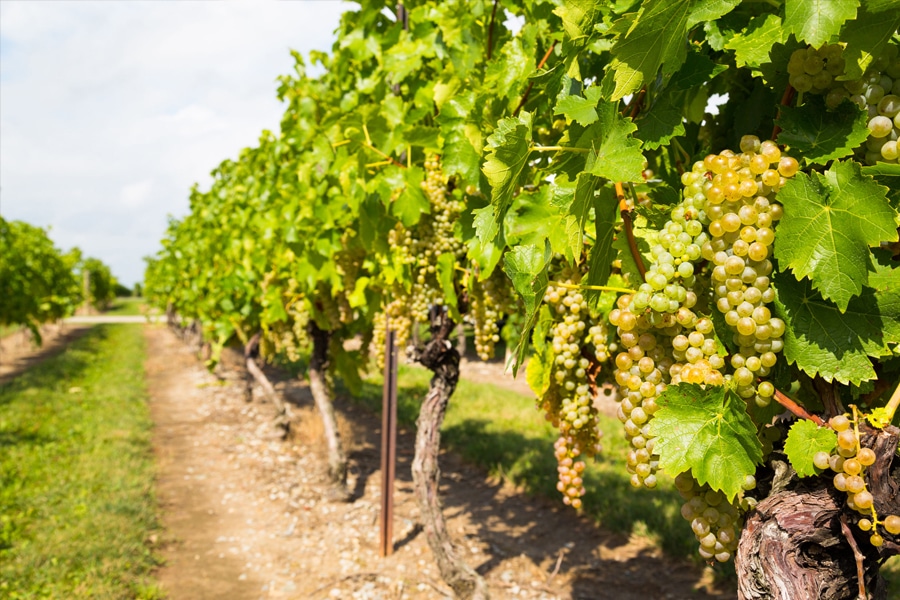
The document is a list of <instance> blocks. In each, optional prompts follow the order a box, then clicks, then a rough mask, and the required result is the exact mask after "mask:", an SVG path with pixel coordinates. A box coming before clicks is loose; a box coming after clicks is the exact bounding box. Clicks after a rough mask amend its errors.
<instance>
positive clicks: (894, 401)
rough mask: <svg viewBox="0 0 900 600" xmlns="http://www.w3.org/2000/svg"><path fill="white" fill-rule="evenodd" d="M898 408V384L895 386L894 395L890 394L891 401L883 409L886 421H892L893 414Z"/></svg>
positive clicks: (899, 402) (899, 386)
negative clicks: (885, 413)
mask: <svg viewBox="0 0 900 600" xmlns="http://www.w3.org/2000/svg"><path fill="white" fill-rule="evenodd" d="M898 406H900V383H898V384H897V387H896V388H894V393H893V394H891V399H890V400H889V401H888V403H887V406H885V407H884V410H885V411H886V412H887V415H886V418H887V419H888V421H893V420H894V413H896V412H897V407H898Z"/></svg>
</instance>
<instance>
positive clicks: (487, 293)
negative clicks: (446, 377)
mask: <svg viewBox="0 0 900 600" xmlns="http://www.w3.org/2000/svg"><path fill="white" fill-rule="evenodd" d="M469 305H470V306H469V312H468V315H467V316H468V318H469V319H470V320H471V321H472V324H473V325H474V326H475V350H476V351H477V352H478V357H479V358H481V360H490V359H491V358H493V357H494V346H495V344H497V342H499V341H500V327H499V324H498V322H499V320H500V319H501V318H502V317H503V315H505V314H509V313H511V312H513V311H514V310H515V309H516V307H515V298H514V296H513V293H512V287H511V286H510V283H509V280H508V279H507V278H506V275H504V273H503V272H502V271H501V270H500V269H495V270H494V272H493V273H492V274H491V276H490V277H488V278H487V279H485V280H484V281H478V280H477V279H476V278H474V277H473V278H472V279H471V282H470V286H469Z"/></svg>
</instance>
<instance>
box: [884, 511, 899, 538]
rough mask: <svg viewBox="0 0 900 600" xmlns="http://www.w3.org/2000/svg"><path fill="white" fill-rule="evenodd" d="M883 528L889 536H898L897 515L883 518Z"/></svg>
mask: <svg viewBox="0 0 900 600" xmlns="http://www.w3.org/2000/svg"><path fill="white" fill-rule="evenodd" d="M884 528H885V529H886V530H887V532H888V533H890V534H891V535H897V534H900V517H898V516H897V515H888V516H887V517H885V519H884Z"/></svg>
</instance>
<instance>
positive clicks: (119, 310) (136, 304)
mask: <svg viewBox="0 0 900 600" xmlns="http://www.w3.org/2000/svg"><path fill="white" fill-rule="evenodd" d="M144 304H145V301H144V299H143V298H116V299H115V300H114V301H113V303H112V305H110V307H109V310H106V311H104V313H103V314H105V315H118V316H135V315H142V314H144V313H143V312H142V311H141V307H142V306H143V305H144Z"/></svg>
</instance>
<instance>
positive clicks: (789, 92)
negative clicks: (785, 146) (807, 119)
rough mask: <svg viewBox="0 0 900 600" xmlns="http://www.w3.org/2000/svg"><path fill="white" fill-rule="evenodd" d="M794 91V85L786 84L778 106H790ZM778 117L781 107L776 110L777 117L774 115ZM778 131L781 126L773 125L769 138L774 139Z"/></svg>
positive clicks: (779, 131)
mask: <svg viewBox="0 0 900 600" xmlns="http://www.w3.org/2000/svg"><path fill="white" fill-rule="evenodd" d="M795 91H796V90H794V86H792V85H791V84H788V86H787V87H786V88H784V95H783V96H781V104H780V106H790V104H791V100H793V99H794V92H795ZM780 117H781V109H779V110H778V117H776V118H780ZM779 133H781V127H779V126H778V125H775V127H773V128H772V137H771V138H770V139H771V140H773V141H774V140H775V136H777V135H778V134H779Z"/></svg>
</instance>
